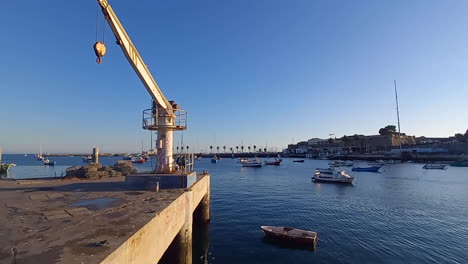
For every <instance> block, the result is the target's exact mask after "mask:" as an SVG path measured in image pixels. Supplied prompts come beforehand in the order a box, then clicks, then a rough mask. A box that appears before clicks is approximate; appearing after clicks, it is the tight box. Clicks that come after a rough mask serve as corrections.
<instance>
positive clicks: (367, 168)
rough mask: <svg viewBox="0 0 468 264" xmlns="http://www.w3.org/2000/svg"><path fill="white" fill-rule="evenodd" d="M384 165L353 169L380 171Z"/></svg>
mask: <svg viewBox="0 0 468 264" xmlns="http://www.w3.org/2000/svg"><path fill="white" fill-rule="evenodd" d="M380 168H382V166H372V167H354V168H352V169H351V170H352V171H363V172H379V170H380Z"/></svg>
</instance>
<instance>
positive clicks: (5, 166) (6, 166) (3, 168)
mask: <svg viewBox="0 0 468 264" xmlns="http://www.w3.org/2000/svg"><path fill="white" fill-rule="evenodd" d="M14 166H16V164H14V163H0V174H5V173H7V172H8V171H9V170H10V169H11V167H14Z"/></svg>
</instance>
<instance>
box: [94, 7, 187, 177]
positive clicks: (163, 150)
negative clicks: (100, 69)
mask: <svg viewBox="0 0 468 264" xmlns="http://www.w3.org/2000/svg"><path fill="white" fill-rule="evenodd" d="M97 2H98V4H99V5H100V6H101V10H102V13H103V14H104V17H105V18H106V21H107V23H108V24H109V26H110V28H111V29H112V32H113V33H114V36H115V38H116V40H117V44H118V45H119V46H120V48H121V49H122V52H123V53H124V54H125V57H126V58H127V60H128V62H129V63H130V65H131V66H132V68H133V70H134V71H135V73H136V74H137V75H138V77H139V78H140V80H141V82H143V84H144V86H145V87H146V90H148V92H149V93H150V95H151V97H152V98H153V101H154V103H155V105H154V106H153V108H152V109H147V110H145V111H144V112H143V128H144V129H148V130H157V131H158V137H157V141H156V150H157V163H156V168H155V172H156V173H161V174H172V173H174V164H173V157H172V152H173V150H172V146H173V131H174V130H185V129H186V127H187V126H186V122H187V119H186V113H185V112H184V111H183V110H181V109H179V107H178V105H177V104H175V103H174V102H173V101H168V100H167V99H166V97H165V96H164V95H163V93H162V91H161V89H160V88H159V86H158V84H157V82H156V80H155V79H154V78H153V76H152V75H151V72H150V71H149V69H148V67H147V66H146V64H145V62H144V61H143V59H142V58H141V56H140V54H139V53H138V51H137V49H136V47H135V45H133V42H132V40H131V39H130V37H129V36H128V34H127V32H126V31H125V29H124V27H123V26H122V24H121V23H120V21H119V19H118V18H117V15H116V14H115V12H114V10H113V9H112V7H111V6H110V5H109V3H108V2H107V0H97ZM99 43H100V42H97V43H96V44H95V46H94V48H95V52H96V55H97V56H98V60H97V61H98V63H100V62H101V60H100V57H102V56H104V53H105V46H104V45H103V43H101V44H102V45H100V44H99Z"/></svg>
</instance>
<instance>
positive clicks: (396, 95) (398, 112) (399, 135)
mask: <svg viewBox="0 0 468 264" xmlns="http://www.w3.org/2000/svg"><path fill="white" fill-rule="evenodd" d="M393 83H394V84H395V100H396V112H397V119H398V143H399V145H400V149H401V131H400V110H399V109H398V93H397V89H396V80H393Z"/></svg>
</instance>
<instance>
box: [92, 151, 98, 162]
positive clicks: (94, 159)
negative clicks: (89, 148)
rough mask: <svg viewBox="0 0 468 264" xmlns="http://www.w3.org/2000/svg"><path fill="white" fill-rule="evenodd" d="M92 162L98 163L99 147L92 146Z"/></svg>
mask: <svg viewBox="0 0 468 264" xmlns="http://www.w3.org/2000/svg"><path fill="white" fill-rule="evenodd" d="M93 162H94V163H99V148H93Z"/></svg>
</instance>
